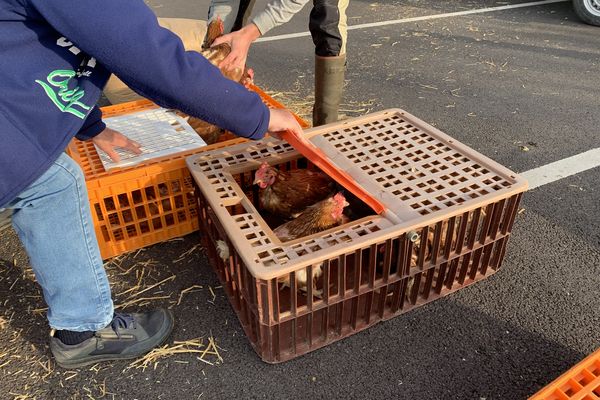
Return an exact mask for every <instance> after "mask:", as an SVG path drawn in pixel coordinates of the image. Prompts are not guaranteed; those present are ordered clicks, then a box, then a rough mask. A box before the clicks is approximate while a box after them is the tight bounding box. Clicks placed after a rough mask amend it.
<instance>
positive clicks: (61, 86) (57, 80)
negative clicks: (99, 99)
mask: <svg viewBox="0 0 600 400" xmlns="http://www.w3.org/2000/svg"><path fill="white" fill-rule="evenodd" d="M75 75H76V72H75V71H70V70H66V69H57V70H56V71H52V72H50V74H48V77H47V78H46V81H47V83H46V82H43V81H40V80H38V79H36V80H35V81H36V82H37V83H39V84H40V85H41V86H42V87H43V88H44V91H45V92H46V95H47V96H48V97H49V98H50V100H52V102H53V103H54V104H55V105H56V107H58V109H59V110H60V111H62V112H68V113H71V114H73V115H75V116H76V117H78V118H81V119H84V118H85V115H86V113H85V112H82V110H84V111H88V110H89V109H90V108H91V107H90V106H87V105H85V104H83V103H82V102H80V101H79V100H80V99H81V98H82V97H83V96H84V95H85V91H83V90H81V89H80V88H79V86H75V88H73V89H69V83H70V82H71V79H73V77H74V76H75ZM78 108H79V109H78Z"/></svg>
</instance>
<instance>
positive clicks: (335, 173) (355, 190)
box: [280, 130, 399, 222]
mask: <svg viewBox="0 0 600 400" xmlns="http://www.w3.org/2000/svg"><path fill="white" fill-rule="evenodd" d="M280 136H281V138H282V139H283V140H285V141H286V142H288V143H289V144H290V145H292V147H293V148H294V149H296V150H297V151H298V152H300V154H302V155H303V156H304V157H306V158H307V159H308V160H309V161H310V162H312V163H313V164H314V165H316V166H317V167H318V168H320V169H321V171H323V172H325V173H326V174H327V175H329V176H330V177H331V178H333V179H334V180H335V181H336V182H338V183H339V184H340V185H342V186H343V187H345V188H346V189H347V190H348V191H350V192H351V193H352V194H353V195H355V196H356V197H358V198H359V199H360V200H362V201H363V202H365V203H366V204H367V205H368V206H369V207H371V208H372V209H373V211H375V212H376V213H377V214H380V215H383V216H385V217H386V218H388V219H390V220H392V221H394V222H398V221H399V218H398V217H397V216H396V215H395V214H394V213H392V212H391V211H390V210H388V209H386V207H385V205H384V204H383V203H382V202H380V201H379V200H377V199H376V198H375V197H373V195H371V194H370V193H369V192H367V191H366V190H365V189H363V187H362V186H360V185H359V184H358V183H357V182H356V181H355V180H354V178H352V177H351V176H350V175H348V174H347V173H346V172H345V171H343V170H341V169H339V168H338V167H337V166H336V165H335V164H334V163H332V162H331V160H330V159H329V157H327V155H326V154H325V153H323V152H322V151H321V149H319V148H318V147H316V146H315V145H314V144H312V143H311V142H310V141H308V140H306V138H304V137H303V136H300V135H298V134H296V133H295V132H292V131H290V130H286V131H283V132H281V133H280Z"/></svg>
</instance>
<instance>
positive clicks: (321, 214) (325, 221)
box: [273, 193, 348, 297]
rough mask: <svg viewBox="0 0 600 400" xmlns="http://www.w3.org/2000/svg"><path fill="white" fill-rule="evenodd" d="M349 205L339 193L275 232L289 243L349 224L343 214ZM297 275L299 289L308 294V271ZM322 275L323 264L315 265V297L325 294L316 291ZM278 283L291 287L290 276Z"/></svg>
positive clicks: (301, 271)
mask: <svg viewBox="0 0 600 400" xmlns="http://www.w3.org/2000/svg"><path fill="white" fill-rule="evenodd" d="M347 205H348V202H346V199H345V198H344V195H343V194H342V193H338V194H336V195H334V196H332V197H329V198H327V199H325V200H322V201H320V202H318V203H317V204H315V205H313V206H310V207H308V208H307V209H306V210H305V211H304V212H303V213H302V214H300V215H299V216H298V218H296V219H293V220H291V221H288V222H286V223H285V224H283V225H281V226H279V227H277V228H275V230H274V231H273V232H274V233H275V235H277V237H278V238H279V239H281V241H283V242H287V241H289V240H293V239H296V238H300V237H303V236H308V235H312V234H315V233H318V232H321V231H324V230H326V229H329V228H333V227H336V226H339V225H342V224H344V223H346V222H348V218H347V217H346V216H345V215H344V214H343V212H344V207H346V206H347ZM295 275H296V285H297V287H298V289H299V290H301V291H304V292H306V290H307V289H306V288H307V285H308V273H307V269H301V270H298V271H296V272H295ZM321 275H323V268H322V267H321V264H316V265H313V273H312V287H313V295H314V296H316V297H321V295H322V293H323V292H322V290H317V289H316V281H317V279H318V278H319V277H320V276H321ZM278 282H279V283H281V284H283V286H289V285H290V277H289V274H288V275H285V276H284V277H282V278H279V279H278Z"/></svg>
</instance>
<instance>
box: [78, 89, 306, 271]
mask: <svg viewBox="0 0 600 400" xmlns="http://www.w3.org/2000/svg"><path fill="white" fill-rule="evenodd" d="M251 89H252V90H254V91H255V92H257V93H258V94H259V95H260V96H261V98H262V100H263V101H264V102H265V104H267V105H268V106H269V107H271V108H285V107H284V106H283V105H282V104H280V103H278V102H277V101H275V100H274V99H272V98H271V97H270V96H269V95H267V94H266V93H264V92H263V91H262V90H260V89H259V88H257V87H256V86H253V87H251ZM157 107H158V106H157V105H156V104H154V103H152V102H151V101H149V100H139V101H133V102H129V103H123V104H119V105H114V106H108V107H104V108H102V112H103V115H104V117H113V116H118V115H124V114H129V113H133V112H138V111H142V110H148V109H152V108H157ZM296 119H298V122H299V123H300V125H302V126H303V127H307V126H308V124H307V123H306V121H304V120H302V119H300V118H299V117H296ZM231 137H233V136H231ZM244 141H246V139H241V138H234V139H230V140H227V141H224V142H219V143H215V144H212V145H209V146H206V147H203V148H201V149H198V150H194V151H189V152H182V153H178V154H175V155H171V156H166V157H161V158H156V159H153V160H151V161H147V162H143V163H141V164H139V165H136V166H133V167H126V168H120V169H114V170H111V171H105V170H104V167H103V165H102V162H101V161H100V156H99V155H98V153H97V152H96V148H95V147H94V145H93V144H92V143H91V141H87V142H82V141H80V140H77V139H73V141H72V142H71V143H70V144H69V147H68V148H67V153H68V154H69V155H70V156H71V157H72V158H73V159H74V160H75V161H77V163H78V164H79V165H80V166H81V168H82V169H83V172H84V174H85V180H86V185H87V189H88V196H89V200H90V208H91V210H92V218H93V220H94V228H95V231H96V236H97V239H98V245H99V247H100V254H101V255H102V258H103V259H107V258H110V257H114V256H117V255H120V254H122V253H124V252H128V251H132V250H137V249H140V248H142V247H145V246H148V245H151V244H155V243H159V242H162V241H165V240H169V239H172V238H176V237H180V236H183V235H186V234H188V233H191V232H194V231H196V230H198V218H197V213H198V212H197V205H196V201H195V200H194V187H193V183H192V178H191V177H190V173H189V171H188V169H187V166H186V164H185V158H186V157H188V156H190V155H193V154H197V153H201V152H204V151H208V150H214V149H218V148H223V147H225V146H229V145H231V144H236V143H242V142H244Z"/></svg>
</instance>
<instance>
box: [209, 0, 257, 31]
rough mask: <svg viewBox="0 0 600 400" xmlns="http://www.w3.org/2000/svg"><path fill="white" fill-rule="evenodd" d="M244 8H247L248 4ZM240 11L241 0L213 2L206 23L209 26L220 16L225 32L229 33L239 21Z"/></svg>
mask: <svg viewBox="0 0 600 400" xmlns="http://www.w3.org/2000/svg"><path fill="white" fill-rule="evenodd" d="M244 1H246V0H244ZM244 6H246V7H247V4H244ZM239 10H240V0H212V1H211V3H210V6H209V7H208V20H207V21H206V23H207V24H209V23H210V22H211V21H212V20H213V19H215V18H216V17H217V16H220V17H221V19H222V20H223V32H225V33H229V32H231V30H232V29H233V26H234V25H235V22H236V20H237V19H238V15H239ZM244 11H245V10H244Z"/></svg>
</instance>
